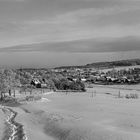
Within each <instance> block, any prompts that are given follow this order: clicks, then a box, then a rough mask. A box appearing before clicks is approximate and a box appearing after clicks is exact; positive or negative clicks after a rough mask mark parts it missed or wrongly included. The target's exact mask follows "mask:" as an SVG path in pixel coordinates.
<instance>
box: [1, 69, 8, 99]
mask: <svg viewBox="0 0 140 140" xmlns="http://www.w3.org/2000/svg"><path fill="white" fill-rule="evenodd" d="M7 88H8V83H7V77H6V75H5V73H4V69H0V94H1V101H3V100H4V97H5V93H6V91H7Z"/></svg>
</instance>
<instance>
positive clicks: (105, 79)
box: [52, 68, 140, 84]
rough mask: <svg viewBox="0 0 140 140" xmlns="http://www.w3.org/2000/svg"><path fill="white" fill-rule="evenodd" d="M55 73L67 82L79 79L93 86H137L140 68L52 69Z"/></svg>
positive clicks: (139, 79) (139, 81) (139, 80)
mask: <svg viewBox="0 0 140 140" xmlns="http://www.w3.org/2000/svg"><path fill="white" fill-rule="evenodd" d="M52 71H53V72H55V73H57V74H58V73H59V74H63V75H64V76H65V77H67V78H68V79H69V80H74V81H75V80H77V79H80V80H81V81H82V82H84V83H94V84H138V83H140V68H129V69H120V70H117V69H115V68H112V69H110V70H105V71H104V70H97V69H95V68H81V69H79V68H78V69H77V68H72V69H54V70H52Z"/></svg>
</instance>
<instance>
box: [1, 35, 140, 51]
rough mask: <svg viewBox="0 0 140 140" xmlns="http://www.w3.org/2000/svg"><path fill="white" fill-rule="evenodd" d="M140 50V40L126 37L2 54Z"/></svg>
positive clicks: (16, 48)
mask: <svg viewBox="0 0 140 140" xmlns="http://www.w3.org/2000/svg"><path fill="white" fill-rule="evenodd" d="M133 50H140V38H138V37H134V36H133V37H132V36H130V37H124V38H116V39H111V40H109V39H106V40H104V39H103V40H101V39H100V40H96V39H85V40H76V41H67V42H57V43H56V42H55V43H38V44H27V45H20V46H13V47H7V48H1V49H0V52H57V53H62V52H67V53H91V52H92V53H95V52H120V51H133Z"/></svg>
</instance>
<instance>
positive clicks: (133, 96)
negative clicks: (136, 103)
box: [125, 93, 139, 99]
mask: <svg viewBox="0 0 140 140" xmlns="http://www.w3.org/2000/svg"><path fill="white" fill-rule="evenodd" d="M125 98H127V99H138V98H139V96H138V94H133V93H130V94H126V96H125Z"/></svg>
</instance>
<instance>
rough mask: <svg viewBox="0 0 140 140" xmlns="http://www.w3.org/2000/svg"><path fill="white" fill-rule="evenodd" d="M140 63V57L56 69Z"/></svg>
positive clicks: (109, 66) (108, 66)
mask: <svg viewBox="0 0 140 140" xmlns="http://www.w3.org/2000/svg"><path fill="white" fill-rule="evenodd" d="M135 65H140V59H129V60H119V61H110V62H96V63H91V64H86V65H82V66H62V67H57V68H55V69H64V68H65V69H69V68H99V69H103V68H113V67H123V66H135Z"/></svg>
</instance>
